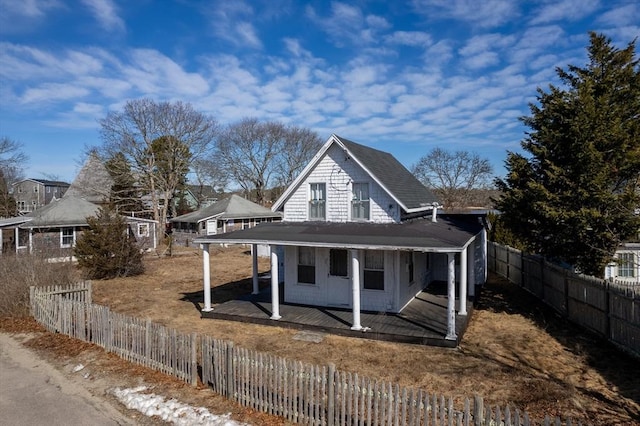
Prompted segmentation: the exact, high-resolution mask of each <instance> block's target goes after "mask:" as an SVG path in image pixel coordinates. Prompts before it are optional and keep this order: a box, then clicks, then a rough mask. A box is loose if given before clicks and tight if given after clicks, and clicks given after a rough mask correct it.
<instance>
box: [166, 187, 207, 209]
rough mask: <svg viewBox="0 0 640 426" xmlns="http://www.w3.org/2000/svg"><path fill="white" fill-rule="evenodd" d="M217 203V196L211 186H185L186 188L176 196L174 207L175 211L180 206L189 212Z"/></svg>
mask: <svg viewBox="0 0 640 426" xmlns="http://www.w3.org/2000/svg"><path fill="white" fill-rule="evenodd" d="M216 201H218V194H217V193H216V191H215V189H213V186H211V185H187V186H186V188H185V189H184V190H183V191H182V192H181V193H180V194H178V195H177V196H176V197H175V199H174V202H175V205H174V207H175V208H176V210H177V209H179V208H180V206H181V205H183V206H184V207H186V208H188V209H189V210H190V211H195V210H199V209H201V208H204V207H207V206H210V205H211V204H213V203H215V202H216Z"/></svg>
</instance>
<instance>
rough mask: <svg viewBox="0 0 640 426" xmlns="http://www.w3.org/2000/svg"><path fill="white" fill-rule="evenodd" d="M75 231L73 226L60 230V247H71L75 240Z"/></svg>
mask: <svg viewBox="0 0 640 426" xmlns="http://www.w3.org/2000/svg"><path fill="white" fill-rule="evenodd" d="M75 237H76V232H75V229H74V228H62V230H61V231H60V247H62V248H68V247H72V246H73V243H74V242H75V239H76V238H75Z"/></svg>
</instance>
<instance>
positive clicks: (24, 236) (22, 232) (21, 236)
mask: <svg viewBox="0 0 640 426" xmlns="http://www.w3.org/2000/svg"><path fill="white" fill-rule="evenodd" d="M28 245H29V230H28V229H22V228H18V248H25V247H27V246H28Z"/></svg>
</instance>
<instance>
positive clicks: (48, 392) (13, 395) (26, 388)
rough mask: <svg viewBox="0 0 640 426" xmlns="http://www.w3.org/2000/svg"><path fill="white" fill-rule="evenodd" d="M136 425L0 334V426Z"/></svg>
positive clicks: (11, 339)
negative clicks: (43, 425)
mask: <svg viewBox="0 0 640 426" xmlns="http://www.w3.org/2000/svg"><path fill="white" fill-rule="evenodd" d="M38 424H47V425H52V426H53V425H96V426H103V425H104V426H107V425H108V426H113V425H133V424H134V423H133V421H132V420H131V419H129V418H127V417H125V416H124V415H123V414H122V413H120V412H119V411H118V410H117V409H115V408H114V407H113V406H111V405H110V404H109V403H108V402H107V401H106V400H104V399H101V398H98V397H95V396H93V395H91V393H90V392H89V391H88V390H87V389H85V388H84V387H83V386H81V385H80V384H78V383H75V382H74V381H72V380H70V379H68V378H66V377H65V376H64V375H63V374H62V373H61V372H59V371H58V370H56V369H55V368H54V367H53V366H51V365H50V364H49V363H47V362H46V361H45V360H43V359H41V358H39V357H38V356H37V355H36V354H35V353H33V352H31V351H29V350H28V349H26V348H24V347H23V346H21V345H20V344H19V343H18V342H17V341H15V340H14V339H13V338H11V337H10V336H8V335H6V334H2V333H0V425H1V426H5V425H7V426H9V425H11V426H20V425H29V426H31V425H38Z"/></svg>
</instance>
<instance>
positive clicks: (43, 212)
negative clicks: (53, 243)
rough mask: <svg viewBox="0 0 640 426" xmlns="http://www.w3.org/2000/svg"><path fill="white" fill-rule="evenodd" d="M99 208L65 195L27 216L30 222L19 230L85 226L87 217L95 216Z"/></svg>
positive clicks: (80, 199)
mask: <svg viewBox="0 0 640 426" xmlns="http://www.w3.org/2000/svg"><path fill="white" fill-rule="evenodd" d="M99 208H100V207H99V206H98V205H96V204H93V203H91V202H89V201H86V200H84V199H82V198H78V197H74V196H67V195H65V196H64V197H62V198H61V199H59V200H55V201H52V202H51V203H49V204H47V205H46V206H44V207H41V208H39V209H37V210H35V211H33V212H31V213H29V214H27V215H25V216H26V217H30V218H32V220H31V221H29V222H25V223H23V224H22V225H20V227H21V228H49V227H50V228H56V227H62V226H86V225H87V217H91V216H95V215H96V214H97V212H98V209H99Z"/></svg>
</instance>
